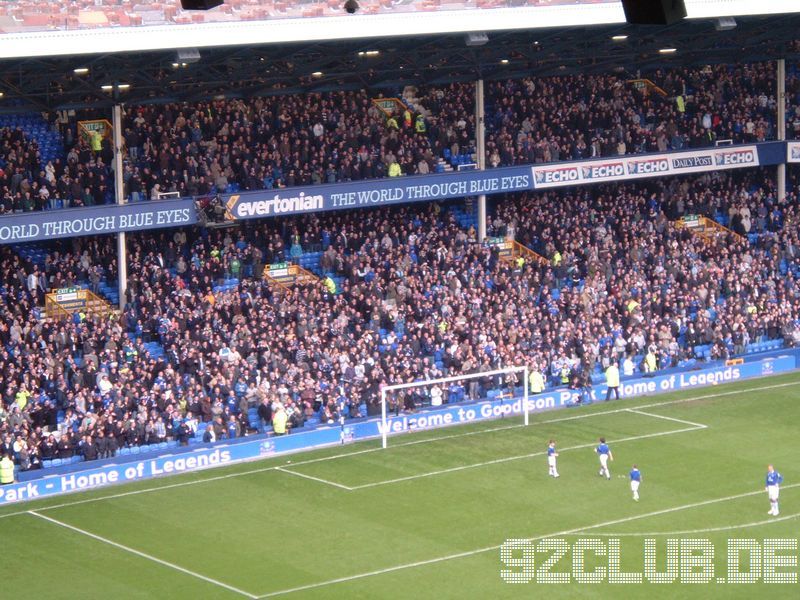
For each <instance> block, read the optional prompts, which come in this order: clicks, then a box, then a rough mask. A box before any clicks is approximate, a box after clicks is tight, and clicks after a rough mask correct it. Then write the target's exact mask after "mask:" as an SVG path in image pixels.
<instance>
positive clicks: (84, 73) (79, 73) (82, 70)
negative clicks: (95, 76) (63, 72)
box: [72, 67, 89, 75]
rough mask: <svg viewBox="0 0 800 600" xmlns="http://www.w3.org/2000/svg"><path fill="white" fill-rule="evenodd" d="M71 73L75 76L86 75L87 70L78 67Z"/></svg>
mask: <svg viewBox="0 0 800 600" xmlns="http://www.w3.org/2000/svg"><path fill="white" fill-rule="evenodd" d="M72 72H73V73H75V74H76V75H86V73H88V72H89V69H88V68H86V67H78V68H77V69H73V70H72Z"/></svg>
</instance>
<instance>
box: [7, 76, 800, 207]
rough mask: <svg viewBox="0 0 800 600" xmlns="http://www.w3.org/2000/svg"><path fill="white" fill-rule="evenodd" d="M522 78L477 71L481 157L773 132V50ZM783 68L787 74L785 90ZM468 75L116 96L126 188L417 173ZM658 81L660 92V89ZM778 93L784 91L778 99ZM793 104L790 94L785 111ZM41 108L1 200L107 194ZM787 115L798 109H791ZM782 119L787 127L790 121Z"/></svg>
mask: <svg viewBox="0 0 800 600" xmlns="http://www.w3.org/2000/svg"><path fill="white" fill-rule="evenodd" d="M644 76H645V77H646V78H648V79H649V80H651V81H652V83H653V84H654V85H655V86H657V87H658V89H656V88H654V87H653V86H650V85H645V86H635V85H633V84H631V83H629V82H628V77H625V76H622V75H616V74H613V75H585V76H580V75H570V76H563V77H542V78H536V77H530V78H526V79H520V80H506V81H494V82H487V83H486V86H487V94H486V95H487V108H486V124H487V134H486V142H487V143H486V159H487V164H488V165H489V166H491V167H496V166H506V165H512V164H525V163H541V162H551V161H559V160H571V159H581V158H589V157H595V156H611V155H622V154H632V153H643V152H659V151H666V150H677V149H683V148H692V147H700V146H708V145H713V144H714V143H716V142H717V141H718V140H731V141H732V142H734V143H741V142H758V141H763V140H769V139H773V138H774V136H775V116H776V106H775V71H774V64H773V63H755V64H750V65H738V66H735V67H732V66H727V65H716V66H707V67H704V68H688V67H686V68H676V69H671V70H664V71H658V72H655V73H649V74H644ZM793 81H794V80H793V79H792V78H790V81H789V84H788V88H787V89H788V96H789V98H790V99H791V98H792V97H793V94H794V92H793V91H792V90H793V89H794V88H793V85H794V84H793V83H792V82H793ZM473 88H474V86H473V85H472V84H459V83H453V84H450V85H447V86H438V87H436V86H430V87H421V88H419V89H418V90H417V94H416V95H417V98H416V103H415V104H414V105H413V106H411V107H410V108H409V109H408V110H406V109H405V108H400V109H398V110H397V111H396V112H395V114H394V115H393V116H392V117H391V118H387V116H386V115H385V114H384V113H383V112H382V111H381V110H380V109H379V108H378V107H377V106H376V105H374V104H373V103H372V99H373V97H374V96H375V95H374V94H371V93H369V92H368V91H366V90H361V91H346V92H345V91H343V92H326V93H316V94H304V95H288V94H287V95H279V96H271V97H262V98H251V99H247V100H242V99H228V100H222V99H218V100H214V101H209V102H200V103H193V104H189V103H183V104H168V105H146V106H131V107H126V109H125V113H124V125H123V128H124V141H125V152H126V154H125V157H124V165H125V166H124V171H123V181H124V186H125V195H126V196H127V197H128V198H129V199H130V200H132V201H137V200H144V199H152V198H157V197H159V195H160V194H164V193H167V192H172V193H176V194H178V195H180V196H206V195H214V194H217V193H224V192H226V191H228V192H230V191H249V190H262V189H278V188H283V187H293V186H299V185H314V184H320V183H335V182H347V181H358V180H363V179H373V178H381V177H388V176H399V175H413V174H427V173H430V172H433V171H435V170H436V169H437V166H438V163H439V161H440V159H442V158H446V157H449V156H459V155H472V154H473V153H474V151H475V110H474V89H473ZM662 92H663V94H664V95H662ZM790 102H791V100H790ZM795 113H796V111H795V110H794V109H793V107H792V106H790V110H789V117H788V118H789V119H790V121H791V119H792V118H793V117H792V115H795ZM103 116H107V115H102V114H98V113H88V112H87V113H84V112H81V113H77V114H73V115H67V114H66V113H60V114H58V115H53V119H54V125H55V126H58V127H60V128H61V132H62V133H63V135H64V139H65V143H66V155H65V156H64V157H63V158H57V159H54V160H52V161H49V162H47V164H42V162H41V159H40V157H39V153H38V149H37V147H36V142H35V141H33V140H29V139H27V138H26V137H25V135H24V134H23V132H22V131H21V130H19V129H17V130H8V129H6V130H3V131H0V141H2V148H0V166H3V167H4V168H3V170H2V173H0V190H2V194H1V195H2V199H0V211H2V212H4V213H8V212H24V211H30V210H42V209H52V208H56V207H57V206H64V207H80V206H92V205H99V204H105V203H111V202H113V201H114V174H113V149H112V145H111V143H110V140H109V139H107V138H102V137H100V136H98V137H96V138H92V139H86V138H84V137H83V136H81V135H80V134H79V133H78V129H77V121H78V120H79V119H85V118H100V117H103ZM797 122H798V123H800V119H798V120H797ZM793 130H794V129H793V126H791V127H789V132H790V134H791V132H792V131H793Z"/></svg>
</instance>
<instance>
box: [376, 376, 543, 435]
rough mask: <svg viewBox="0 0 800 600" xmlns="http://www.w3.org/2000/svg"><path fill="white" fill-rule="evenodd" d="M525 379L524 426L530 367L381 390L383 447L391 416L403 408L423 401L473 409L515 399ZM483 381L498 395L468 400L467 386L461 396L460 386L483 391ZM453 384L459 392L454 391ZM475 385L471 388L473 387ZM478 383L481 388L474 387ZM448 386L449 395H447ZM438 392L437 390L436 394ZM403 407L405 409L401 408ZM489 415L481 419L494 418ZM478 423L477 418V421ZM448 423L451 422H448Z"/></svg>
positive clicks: (415, 382)
mask: <svg viewBox="0 0 800 600" xmlns="http://www.w3.org/2000/svg"><path fill="white" fill-rule="evenodd" d="M520 375H521V376H522V382H521V383H522V415H523V419H524V421H525V425H528V422H529V417H528V411H529V403H528V367H527V365H526V366H522V367H504V368H500V369H495V370H493V371H481V372H478V373H470V374H468V375H455V376H453V377H442V378H440V379H426V380H423V381H414V382H413V383H398V384H393V385H387V386H384V387H383V389H381V443H382V446H383V447H384V448H386V447H387V445H388V437H389V433H390V431H389V429H390V426H389V418H390V417H389V413H390V412H394V413H397V414H398V415H399V413H400V411H401V410H402V408H405V405H406V403H408V405H413V406H414V407H417V406H418V402H419V401H420V400H422V404H425V403H426V401H430V404H431V406H433V407H436V406H438V404H439V402H441V408H448V407H452V406H461V405H464V406H470V405H472V404H474V403H476V402H479V401H488V400H492V399H493V398H494V399H495V400H497V399H499V400H500V402H501V403H502V402H504V401H505V400H506V399H508V400H511V399H512V398H514V396H515V392H514V388H515V387H517V385H518V383H519V382H517V381H516V380H517V379H518V378H519V376H520ZM480 380H489V381H490V385H489V386H488V387H489V391H492V392H494V394H495V395H493V396H490V397H488V398H480V399H476V398H474V397H472V396H474V394H469V396H470V398H469V399H466V398H465V396H467V394H466V393H465V387H464V386H463V385H462V386H461V393H459V392H458V391H457V388H458V387H459V386H458V384H464V383H466V384H467V386H468V387H469V388H471V389H472V390H475V388H480V387H481V386H480V384H479V383H480ZM453 384H456V385H455V388H456V391H455V392H453V391H452V390H453ZM470 384H472V385H470ZM475 384H478V385H475ZM445 386H447V390H448V391H447V392H445ZM436 390H438V391H436ZM401 404H403V405H404V406H403V407H402V408H401ZM424 414H425V413H422V414H421V415H419V418H420V419H422V418H424ZM505 414H506V413H505V411H503V410H500V411H498V414H497V415H496V416H497V417H500V416H504V415H505ZM492 416H494V415H490V416H483V415H481V416H480V420H483V419H488V418H492ZM476 420H478V419H476ZM445 424H448V423H445Z"/></svg>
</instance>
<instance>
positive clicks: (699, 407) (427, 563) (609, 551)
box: [0, 373, 800, 600]
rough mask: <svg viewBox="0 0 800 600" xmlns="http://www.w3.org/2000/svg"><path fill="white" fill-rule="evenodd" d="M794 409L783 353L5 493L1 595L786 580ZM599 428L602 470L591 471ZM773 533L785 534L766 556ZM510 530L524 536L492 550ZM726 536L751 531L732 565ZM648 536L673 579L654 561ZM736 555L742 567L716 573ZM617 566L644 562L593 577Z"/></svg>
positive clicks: (729, 593) (622, 592)
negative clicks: (171, 472) (215, 460)
mask: <svg viewBox="0 0 800 600" xmlns="http://www.w3.org/2000/svg"><path fill="white" fill-rule="evenodd" d="M799 417H800V373H793V374H789V375H784V376H778V377H771V378H764V379H758V380H750V381H747V382H740V383H735V384H729V385H719V386H714V387H707V388H703V389H698V390H694V391H690V392H681V393H673V394H665V395H659V396H652V397H638V398H629V399H625V400H620V401H612V402H608V403H606V402H597V403H595V404H593V405H591V406H587V407H580V408H575V409H569V410H561V411H553V412H548V413H541V414H536V415H531V424H530V425H529V426H527V427H525V426H523V424H522V420H521V418H506V419H500V420H496V421H491V422H483V423H480V424H472V425H464V426H457V427H450V428H445V429H439V430H436V431H425V432H418V433H410V434H403V435H397V436H394V437H390V438H389V448H388V449H387V450H382V449H380V441H370V442H362V443H356V444H350V445H346V446H340V447H335V448H327V449H324V450H317V451H312V452H306V453H302V454H295V455H292V456H288V457H286V456H284V457H279V458H278V457H275V458H269V459H265V460H261V461H258V462H250V463H246V464H239V465H235V466H231V467H226V468H219V469H212V470H207V471H203V472H200V473H193V474H187V475H181V476H175V477H169V478H163V479H157V480H149V481H143V482H138V483H135V484H130V485H121V486H117V487H113V488H106V489H103V490H98V491H95V492H88V493H80V494H72V495H67V496H61V497H58V498H53V499H49V500H46V501H36V502H31V503H27V504H16V505H12V506H6V507H3V508H2V509H0V540H2V547H3V548H4V552H3V560H2V563H3V567H2V570H3V571H4V572H5V577H4V578H3V583H2V590H1V591H0V597H2V598H9V599H10V598H14V599H19V598H84V599H85V598H104V599H105V598H126V599H127V598H192V599H194V598H228V599H236V598H250V599H251V600H256V599H260V598H273V597H276V598H287V599H291V598H347V599H352V598H432V599H433V598H436V599H439V598H529V597H536V596H539V595H547V597H549V598H629V597H648V598H661V597H663V598H759V597H766V595H767V594H769V597H771V598H798V597H800V583H794V584H787V583H771V584H768V583H765V580H766V579H768V578H770V577H772V575H771V572H772V570H773V568H774V570H775V571H776V573H777V575H776V577H777V578H778V579H780V577H781V574H783V576H786V574H792V573H794V574H795V577H796V574H797V573H798V572H799V571H800V568H798V565H797V562H796V560H797V556H798V552H799V551H798V547H797V546H796V545H795V546H794V548H793V549H792V548H791V547H788V548H783V549H781V548H780V545H781V544H786V543H788V544H790V543H791V540H792V539H793V540H794V543H795V544H796V543H797V540H798V538H800V467H799V466H798V464H797V461H798V453H797V449H798V432H799V431H800V428H799V427H798V422H799V421H800V418H799ZM599 436H605V437H606V438H607V440H608V443H609V445H610V447H611V450H612V452H613V455H614V459H615V460H614V461H613V462H612V463H610V466H611V472H612V478H611V479H610V480H606V479H605V478H603V477H600V476H599V474H598V468H599V465H598V460H597V457H596V455H595V453H594V447H595V446H596V444H597V439H598V437H599ZM550 438H554V439H555V440H556V441H557V444H558V450H559V452H560V456H559V458H558V469H559V472H560V474H561V477H560V478H558V479H554V478H551V477H549V476H548V473H547V460H546V447H547V442H548V440H549V439H550ZM634 463H636V464H638V466H639V468H640V469H641V472H642V476H643V483H642V486H641V489H640V494H641V500H640V501H639V502H634V501H633V499H632V497H631V491H630V487H629V482H628V475H627V474H628V471H629V470H630V469H631V466H632V465H633V464H634ZM768 463H773V464H774V465H775V467H776V468H777V470H778V471H780V472H781V473H782V474H783V476H784V484H783V486H782V489H781V498H780V501H781V504H780V508H781V513H780V516H778V517H774V516H770V515H768V514H767V511H768V510H769V502H768V500H767V495H766V492H765V491H764V476H765V474H766V467H767V464H768ZM776 538H778V539H781V540H788V541H787V542H780V543H778V544H777V547H778V550H777V551H775V553H776V554H777V556H776V557H775V558H772V557H771V556H772V555H771V552H772V551H773V550H772V548H773V547H774V543H773V542H770V541H769V540H772V539H776ZM508 539H516V540H527V541H525V542H522V541H520V542H516V546H517V549H516V550H514V551H512V552H510V553H508V554H506V555H505V561H504V560H501V547H502V546H503V545H504V542H506V540H508ZM732 539H735V540H743V539H744V540H750V542H746V543H745V546H747V547H748V548H749V551H747V552H742V553H737V554H736V557H737V558H736V560H737V561H739V563H741V564H739V563H737V565H738V566H737V567H736V569H732V567H731V564H730V563H731V560H730V557H729V554H730V553H729V544H731V542H730V541H729V540H732ZM704 540H707V541H704ZM733 543H738V542H733ZM648 544H649V545H650V546H652V547H654V548H655V551H656V558H655V562H654V563H653V564H654V565H655V568H656V571H658V572H659V573H661V578H662V579H663V580H665V581H672V583H667V584H657V583H653V582H652V581H651V580H653V579H655V577H650V576H649V575H648V573H649V572H647V571H646V569H645V568H644V567H643V564H644V562H643V561H644V559H643V555H644V548H645V546H647V545H648ZM673 546H674V547H673ZM700 546H703V547H704V548H705V549H704V550H698V548H699V547H700ZM508 547H509V546H508V545H506V548H508ZM523 547H524V548H523ZM668 548H670V549H671V551H672V552H673V554H675V555H676V556H677V555H679V558H678V559H675V560H676V561H677V562H674V561H673V562H671V561H670V560H669V559H668V558H667V554H668ZM710 552H713V557H712V555H711V554H710ZM768 555H769V556H770V558H769V559H768V558H767V557H768ZM523 556H524V557H526V558H527V559H529V560H532V561H533V568H531V562H527V563H525V564H523V561H522V560H521V557H523ZM616 556H619V557H620V558H619V565H618V567H617V566H615V565H614V564H613V563H614V562H615V558H614V557H616ZM576 557H577V558H576ZM792 557H794V561H795V562H794V565H793V566H792V565H789V566H783V567H780V566H779V567H777V568H775V567H774V565H775V564H776V561H780V560H781V559H783V560H787V561H789V562H791V561H792ZM581 558H583V559H585V564H583V572H582V573H581V571H580V569H579V565H578V564H577V563H578V562H579V560H580V559H581ZM693 560H694V561H695V562H696V563H698V564H699V565H700V566H695V567H694V568H692V567H691V562H692V561H693ZM704 561H705V564H704V565H703V562H704ZM770 561H772V562H770ZM504 562H505V564H504ZM551 563H552V564H551ZM711 569H713V573H712V571H711ZM736 570H741V571H743V572H744V576H743V577H744V578H745V579H747V574H748V573H749V574H750V576H751V577H750V579H752V580H753V581H754V583H751V584H731V583H730V580H731V579H733V578H734V576H733V571H736ZM612 571H613V573H612ZM617 571H619V572H627V573H630V575H629V576H628V577H629V578H632V579H633V580H636V579H637V574H638V575H639V579H641V580H642V582H641V583H638V584H637V583H633V584H621V583H611V582H609V580H610V579H614V578H615V577H616V578H620V577H623V576H622V575H616V572H617ZM642 573H644V574H645V576H644V577H643V576H642V575H641V574H642ZM587 574H588V575H587ZM650 575H652V573H651V572H650ZM512 576H514V577H517V578H519V579H521V580H523V581H524V583H517V584H511V583H506V582H505V581H504V578H505V579H510V578H511V577H512ZM593 577H594V578H596V579H599V580H600V581H599V582H598V583H581V582H580V580H581V578H583V579H584V580H591V579H592V578H593ZM692 577H696V578H698V579H701V580H702V579H705V580H708V583H689V582H688V581H689V580H690V579H691V578H692ZM548 578H550V579H555V580H559V579H560V580H564V581H569V583H560V584H558V583H555V584H553V583H546V582H545V581H546V580H547V579H548ZM723 579H725V580H726V583H723V581H722V580H723Z"/></svg>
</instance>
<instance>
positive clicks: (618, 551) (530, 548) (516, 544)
mask: <svg viewBox="0 0 800 600" xmlns="http://www.w3.org/2000/svg"><path fill="white" fill-rule="evenodd" d="M623 555H624V557H625V565H626V569H625V570H624V571H623V569H622V566H621V565H622V557H623ZM500 563H501V569H500V577H501V578H502V579H503V581H505V582H507V583H551V584H553V583H555V584H559V583H560V584H564V583H614V584H635V583H688V584H700V583H718V584H720V583H735V584H753V583H770V584H797V582H798V540H797V538H769V539H763V540H757V539H751V538H735V539H734V538H732V539H729V540H727V542H718V543H717V544H714V543H712V542H711V541H710V540H708V539H690V538H670V539H655V538H652V539H651V538H634V539H631V538H626V540H625V543H624V547H623V544H622V543H621V540H620V538H596V537H595V538H577V539H573V540H570V541H567V540H566V539H562V538H546V539H542V540H538V541H532V540H524V539H508V540H506V541H505V542H504V543H503V545H502V546H501V547H500ZM632 567H635V568H632Z"/></svg>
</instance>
